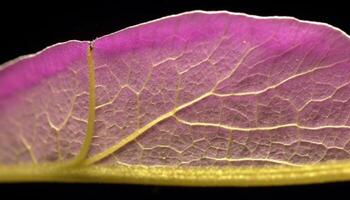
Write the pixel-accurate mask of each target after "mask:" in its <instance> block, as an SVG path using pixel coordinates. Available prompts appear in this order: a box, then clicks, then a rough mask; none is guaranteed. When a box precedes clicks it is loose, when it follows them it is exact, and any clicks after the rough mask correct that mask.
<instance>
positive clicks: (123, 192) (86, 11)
mask: <svg viewBox="0 0 350 200" xmlns="http://www.w3.org/2000/svg"><path fill="white" fill-rule="evenodd" d="M117 2H120V3H117ZM140 2H141V1H134V0H124V1H119V0H115V1H114V2H113V3H111V2H103V1H101V0H99V1H95V2H89V1H84V2H81V3H80V4H79V5H78V4H75V5H71V4H72V3H73V0H71V2H65V3H63V2H62V1H57V2H51V1H50V2H45V3H38V2H33V1H30V2H27V3H24V2H2V3H0V8H1V11H0V36H1V37H0V39H1V40H0V63H3V62H6V61H8V60H10V59H13V58H15V57H18V56H20V55H24V54H29V53H34V52H36V51H39V50H41V49H43V48H45V47H46V46H48V45H52V44H55V43H57V42H63V41H66V40H70V39H78V40H92V39H94V38H96V37H99V36H103V35H105V34H108V33H111V32H114V31H117V30H120V29H122V28H125V27H128V26H131V25H135V24H138V23H141V22H146V21H149V20H153V19H156V18H159V17H163V16H166V15H169V14H176V13H180V12H183V11H190V10H194V9H201V10H229V11H233V12H245V13H248V14H254V15H262V16H271V15H280V16H286V15H287V16H294V17H297V18H300V19H305V20H313V21H322V22H327V23H329V24H332V25H334V26H336V27H339V28H341V29H342V30H344V31H345V32H347V33H350V14H348V13H350V11H349V10H347V8H348V6H347V5H346V4H345V3H339V2H335V1H334V0H333V1H321V0H320V1H318V2H317V3H315V4H311V3H309V4H306V1H304V2H300V3H297V2H295V1H279V2H273V3H272V2H266V1H259V2H260V3H257V2H251V1H235V0H227V1H219V0H214V1H211V2H205V1H203V0H199V1H191V2H186V1H185V0H183V1H182V0H178V1H161V2H155V1H149V0H148V1H146V0H145V1H143V4H142V5H140ZM195 2H196V3H195ZM344 2H345V1H344ZM8 3H10V4H8ZM346 190H348V191H350V183H349V182H348V183H346V182H345V183H329V184H322V185H321V184H318V185H310V186H288V187H263V188H184V187H159V186H134V185H113V184H88V185H86V184H57V183H56V184H53V183H50V184H48V183H39V184H0V199H3V198H2V197H3V196H4V195H5V194H7V195H10V196H11V197H13V196H18V195H20V196H23V197H29V196H30V195H34V196H33V197H34V198H38V197H44V198H46V199H51V198H52V197H57V196H61V197H63V198H64V197H65V196H68V197H70V196H72V195H77V197H98V199H107V198H113V199H124V198H128V199H130V198H131V197H135V196H138V197H141V198H142V197H147V196H151V197H162V198H163V199H165V198H167V199H168V198H169V197H179V198H180V197H181V196H184V197H188V196H189V195H193V196H194V197H206V196H208V197H210V196H212V197H214V198H220V199H226V198H229V199H234V198H236V199H238V198H239V199H246V198H248V197H251V196H260V197H258V198H269V199H271V198H274V197H275V198H279V199H284V198H288V197H292V198H304V197H305V194H310V198H312V199H314V198H315V195H322V196H323V195H326V194H328V195H331V198H347V196H348V194H345V196H342V194H341V193H342V192H346ZM301 192H303V193H301ZM305 192H307V193H305ZM104 195H110V196H111V197H102V196H104ZM4 199H5V198H4Z"/></svg>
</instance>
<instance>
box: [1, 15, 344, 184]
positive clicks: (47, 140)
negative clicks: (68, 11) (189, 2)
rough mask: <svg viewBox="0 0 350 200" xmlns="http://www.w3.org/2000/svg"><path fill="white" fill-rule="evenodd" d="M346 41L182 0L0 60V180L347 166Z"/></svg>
mask: <svg viewBox="0 0 350 200" xmlns="http://www.w3.org/2000/svg"><path fill="white" fill-rule="evenodd" d="M349 55H350V40H349V37H348V36H347V35H346V34H345V33H343V32H342V31H340V30H339V29H336V28H334V27H331V26H330V25H327V24H323V23H314V22H306V21H300V20H297V19H294V18H289V17H257V16H249V15H245V14H240V13H229V12H203V11H194V12H187V13H183V14H179V15H174V16H170V17H166V18H162V19H159V20H156V21H152V22H149V23H145V24H141V25H138V26H134V27H130V28H127V29H124V30H122V31H119V32H116V33H113V34H110V35H107V36H104V37H101V38H98V39H97V40H95V41H92V42H87V41H68V42H65V43H61V44H57V45H54V46H51V47H48V48H47V49H45V50H43V51H41V52H39V53H37V54H35V55H30V56H24V57H20V58H18V59H16V60H14V61H10V62H8V63H5V64H3V65H2V66H1V67H0V69H1V71H0V112H1V116H0V127H1V131H0V163H1V165H0V181H2V182H23V181H30V182H32V181H62V182H114V183H144V184H166V185H232V186H233V185H237V186H243V185H249V186H252V185H285V184H303V183H316V182H325V181H341V180H349V179H350V171H349V169H350V168H349V167H350V162H349V158H350V154H349V151H350V143H349V140H350V121H349V111H350V102H349V99H350V84H349V81H350V73H349V67H350V58H349Z"/></svg>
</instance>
